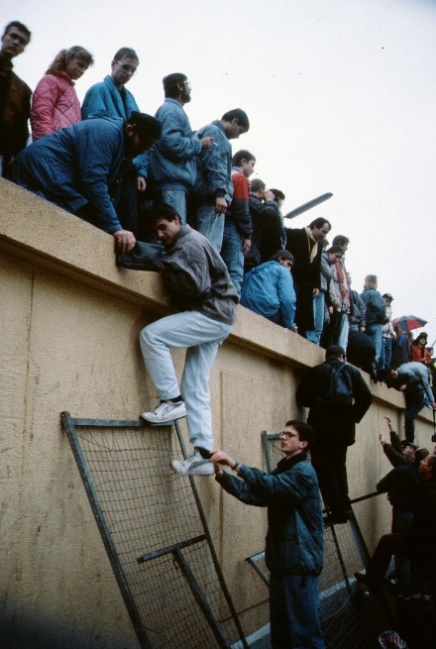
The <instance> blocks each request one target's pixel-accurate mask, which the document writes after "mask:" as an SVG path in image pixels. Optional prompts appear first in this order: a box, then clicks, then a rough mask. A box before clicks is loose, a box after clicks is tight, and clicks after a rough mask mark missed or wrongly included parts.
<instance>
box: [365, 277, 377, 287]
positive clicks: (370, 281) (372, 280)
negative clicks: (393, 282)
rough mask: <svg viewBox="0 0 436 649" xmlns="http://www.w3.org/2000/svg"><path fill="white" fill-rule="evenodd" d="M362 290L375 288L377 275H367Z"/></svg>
mask: <svg viewBox="0 0 436 649" xmlns="http://www.w3.org/2000/svg"><path fill="white" fill-rule="evenodd" d="M363 288H374V289H376V288H377V275H367V276H366V277H365V281H364V283H363Z"/></svg>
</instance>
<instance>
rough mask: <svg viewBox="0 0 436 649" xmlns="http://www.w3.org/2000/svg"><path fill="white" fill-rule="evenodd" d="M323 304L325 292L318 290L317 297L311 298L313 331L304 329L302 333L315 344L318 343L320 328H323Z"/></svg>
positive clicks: (320, 333)
mask: <svg viewBox="0 0 436 649" xmlns="http://www.w3.org/2000/svg"><path fill="white" fill-rule="evenodd" d="M324 305H325V293H324V291H320V292H319V295H318V297H316V298H315V299H314V300H313V322H314V324H315V329H314V330H313V331H306V333H305V334H304V335H305V336H306V338H307V340H310V341H311V342H312V343H315V345H319V343H320V340H321V335H322V330H323V329H324Z"/></svg>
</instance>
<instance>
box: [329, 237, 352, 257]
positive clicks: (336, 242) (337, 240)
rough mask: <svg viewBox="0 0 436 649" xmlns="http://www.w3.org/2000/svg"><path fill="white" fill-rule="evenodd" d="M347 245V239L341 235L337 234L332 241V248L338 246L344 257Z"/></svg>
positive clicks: (348, 241)
mask: <svg viewBox="0 0 436 649" xmlns="http://www.w3.org/2000/svg"><path fill="white" fill-rule="evenodd" d="M349 243H350V240H349V238H348V237H345V236H344V235H343V234H337V235H336V236H335V237H334V239H333V241H332V246H340V247H341V248H342V252H343V253H344V255H345V253H346V252H347V250H348V244H349Z"/></svg>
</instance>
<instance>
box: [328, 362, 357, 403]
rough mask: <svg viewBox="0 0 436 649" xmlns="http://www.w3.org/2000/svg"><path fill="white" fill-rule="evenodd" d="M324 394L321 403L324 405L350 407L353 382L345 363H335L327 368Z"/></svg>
mask: <svg viewBox="0 0 436 649" xmlns="http://www.w3.org/2000/svg"><path fill="white" fill-rule="evenodd" d="M328 369H329V376H328V377H327V384H326V388H327V390H326V392H325V394H324V397H323V402H324V404H326V405H333V404H334V405H338V406H340V405H352V403H353V380H352V377H351V372H350V371H349V368H348V367H347V365H345V363H335V364H334V365H331V366H330V367H329V368H328Z"/></svg>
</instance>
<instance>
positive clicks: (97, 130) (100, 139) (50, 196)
mask: <svg viewBox="0 0 436 649" xmlns="http://www.w3.org/2000/svg"><path fill="white" fill-rule="evenodd" d="M160 130H161V126H160V122H159V121H158V120H157V119H155V118H154V117H151V116H150V115H145V114H144V113H138V112H134V113H132V115H131V117H130V118H129V119H128V120H127V122H122V121H121V120H113V119H108V118H103V119H92V120H85V121H83V122H78V123H77V124H74V125H73V126H70V127H68V128H65V129H62V130H61V131H56V132H55V133H51V134H50V135H46V136H45V137H43V138H41V139H39V140H37V141H36V142H33V144H31V145H30V146H28V147H26V149H24V150H23V151H21V153H20V154H19V155H18V157H17V159H16V160H15V163H14V170H13V179H14V181H15V182H16V183H17V184H18V185H21V187H24V188H25V189H28V190H29V191H31V192H33V193H34V194H37V195H38V196H41V197H42V198H45V199H47V200H48V201H51V202H52V203H54V204H55V205H59V207H63V208H64V209H65V210H67V211H68V212H71V213H72V214H76V215H77V216H79V217H80V218H83V219H84V220H85V221H88V222H89V223H92V224H93V225H95V226H96V227H98V228H101V229H102V230H104V231H105V232H109V233H110V234H112V235H113V236H114V238H115V240H116V244H117V249H118V250H119V251H120V252H122V253H126V252H129V251H130V250H132V249H133V247H134V245H135V241H136V239H135V236H134V234H133V233H132V232H130V231H129V230H124V229H123V227H122V225H121V223H120V221H119V219H118V216H117V213H116V211H115V207H114V204H113V202H115V203H116V201H117V198H118V196H117V194H118V192H117V190H118V188H119V185H120V183H119V180H120V178H122V174H123V166H125V164H126V161H128V160H130V159H131V158H133V157H134V156H135V155H138V154H139V153H144V152H145V151H146V150H147V149H148V148H149V147H150V146H152V145H153V144H154V142H155V141H156V140H157V139H158V138H159V136H160Z"/></svg>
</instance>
